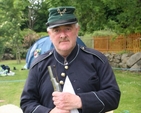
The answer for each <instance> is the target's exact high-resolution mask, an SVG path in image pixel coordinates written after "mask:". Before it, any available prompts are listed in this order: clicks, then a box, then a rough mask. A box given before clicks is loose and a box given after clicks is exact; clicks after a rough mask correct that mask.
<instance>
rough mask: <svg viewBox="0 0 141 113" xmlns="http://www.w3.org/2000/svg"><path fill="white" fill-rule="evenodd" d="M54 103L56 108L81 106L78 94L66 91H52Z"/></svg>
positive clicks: (65, 108)
mask: <svg viewBox="0 0 141 113" xmlns="http://www.w3.org/2000/svg"><path fill="white" fill-rule="evenodd" d="M52 96H53V101H54V105H55V106H56V107H57V108H58V109H63V110H72V109H77V108H82V102H81V99H80V97H79V96H77V95H75V94H71V93H68V92H53V93H52Z"/></svg>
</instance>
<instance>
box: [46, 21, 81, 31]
mask: <svg viewBox="0 0 141 113" xmlns="http://www.w3.org/2000/svg"><path fill="white" fill-rule="evenodd" d="M75 27H76V28H78V27H79V24H78V23H76V24H75ZM50 29H52V28H49V27H47V31H50Z"/></svg>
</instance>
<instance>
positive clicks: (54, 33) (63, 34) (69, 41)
mask: <svg viewBox="0 0 141 113" xmlns="http://www.w3.org/2000/svg"><path fill="white" fill-rule="evenodd" d="M78 31H79V27H76V25H75V24H71V25H63V26H59V27H55V28H52V29H50V30H49V31H48V33H49V36H50V38H51V41H52V43H53V44H54V47H55V49H56V50H57V51H58V52H59V53H60V52H68V53H69V51H70V52H71V51H72V49H73V48H74V47H75V45H76V39H77V36H78Z"/></svg>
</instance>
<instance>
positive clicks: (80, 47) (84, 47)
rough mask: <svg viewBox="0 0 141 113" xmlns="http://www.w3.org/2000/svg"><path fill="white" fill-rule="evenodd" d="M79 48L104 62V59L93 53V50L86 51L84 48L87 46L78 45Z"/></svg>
mask: <svg viewBox="0 0 141 113" xmlns="http://www.w3.org/2000/svg"><path fill="white" fill-rule="evenodd" d="M80 48H81V50H83V51H84V52H86V53H88V54H92V55H94V56H96V57H97V58H99V59H100V60H101V61H102V62H103V63H105V61H104V60H103V59H102V58H101V57H100V56H98V55H97V54H95V53H93V52H91V51H88V50H87V49H86V48H87V47H84V46H83V47H80Z"/></svg>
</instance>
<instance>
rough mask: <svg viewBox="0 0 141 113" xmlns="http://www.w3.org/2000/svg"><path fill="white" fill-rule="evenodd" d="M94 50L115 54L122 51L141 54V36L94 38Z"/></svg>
mask: <svg viewBox="0 0 141 113" xmlns="http://www.w3.org/2000/svg"><path fill="white" fill-rule="evenodd" d="M94 49H96V50H99V51H101V52H115V53H117V52H121V51H130V52H133V53H136V52H141V34H131V35H128V36H122V35H121V36H118V37H117V38H115V39H114V38H113V37H112V36H106V37H105V36H103V37H94Z"/></svg>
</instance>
